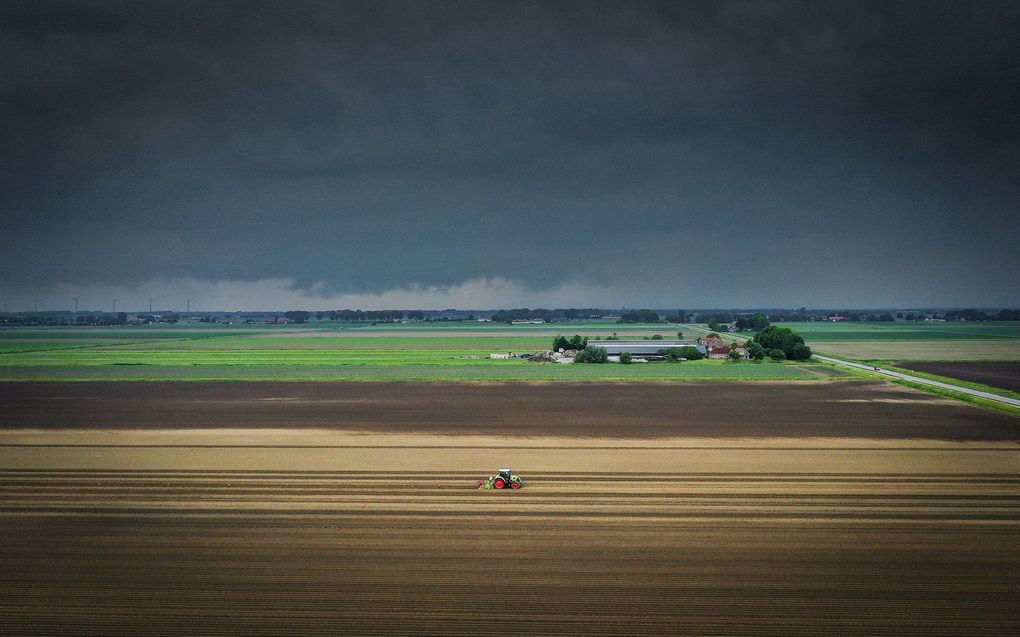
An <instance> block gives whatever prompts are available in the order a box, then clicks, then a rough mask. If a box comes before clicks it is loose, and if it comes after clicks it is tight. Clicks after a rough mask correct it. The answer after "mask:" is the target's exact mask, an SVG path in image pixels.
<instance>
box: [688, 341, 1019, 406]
mask: <svg viewBox="0 0 1020 637" xmlns="http://www.w3.org/2000/svg"><path fill="white" fill-rule="evenodd" d="M684 327H685V328H693V329H694V330H697V331H699V332H704V333H706V334H707V333H708V331H707V330H706V329H705V328H703V327H699V326H697V325H690V324H687V325H684ZM726 336H728V337H730V338H735V339H738V340H739V339H742V340H748V338H749V337H747V336H743V335H741V334H731V333H727V334H726ZM813 358H816V359H818V360H820V361H824V362H826V363H831V364H833V365H842V366H843V367H853V368H855V369H863V370H865V371H869V372H871V373H873V374H880V375H882V376H889V377H891V378H898V379H900V380H905V381H909V382H911V383H918V384H920V385H929V386H931V387H938V388H940V389H948V390H950V391H955V392H959V393H961V394H967V395H969V396H976V397H978V398H984V399H986V400H993V401H995V402H997V403H1003V404H1005V405H1012V406H1013V407H1020V400H1017V399H1016V398H1009V397H1007V396H1000V395H998V394H992V393H990V392H986V391H980V390H977V389H970V388H969V387H961V386H959V385H953V384H951V383H943V382H939V381H937V380H928V379H927V378H921V377H920V376H914V375H912V374H904V373H903V372H894V371H892V370H888V369H881V368H879V367H875V366H873V365H865V364H863V363H853V362H850V361H845V360H840V359H838V358H831V357H829V356H822V355H821V354H817V353H816V354H814V355H813Z"/></svg>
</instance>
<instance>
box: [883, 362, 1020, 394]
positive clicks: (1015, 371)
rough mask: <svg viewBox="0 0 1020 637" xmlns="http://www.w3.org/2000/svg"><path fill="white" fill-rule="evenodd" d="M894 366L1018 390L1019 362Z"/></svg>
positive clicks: (1019, 383) (1019, 389)
mask: <svg viewBox="0 0 1020 637" xmlns="http://www.w3.org/2000/svg"><path fill="white" fill-rule="evenodd" d="M896 366H897V367H902V368H904V369H912V370H914V371H915V372H925V373H927V374H937V375H939V376H948V377H949V378H958V379H960V380H966V381H969V382H972V383H981V384H982V385H988V386H989V387H999V388H1000V389H1008V390H1010V391H1015V392H1020V363H897V364H896Z"/></svg>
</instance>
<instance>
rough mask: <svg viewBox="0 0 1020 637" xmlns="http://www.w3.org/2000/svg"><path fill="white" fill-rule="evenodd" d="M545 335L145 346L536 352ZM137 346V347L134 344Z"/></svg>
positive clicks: (545, 343) (263, 339)
mask: <svg viewBox="0 0 1020 637" xmlns="http://www.w3.org/2000/svg"><path fill="white" fill-rule="evenodd" d="M552 341H553V337H551V336H550V337H545V336H523V337H519V336H503V337H499V336H492V337H489V336H484V335H480V334H479V335H476V334H466V335H465V336H462V337H458V336H448V337H447V336H379V337H370V336H367V337H366V336H347V335H342V334H338V335H337V336H335V337H329V338H327V337H300V336H295V337H274V336H251V337H238V338H235V337H223V338H216V339H204V340H196V341H188V342H171V343H154V344H152V345H151V347H150V346H148V345H147V346H145V349H153V350H159V349H166V350H206V349H214V350H226V349H239V350H447V351H454V350H470V351H484V352H485V354H486V355H488V354H489V353H492V352H511V351H512V352H528V353H531V352H536V351H544V350H547V349H549V348H550V347H552ZM136 349H140V348H136Z"/></svg>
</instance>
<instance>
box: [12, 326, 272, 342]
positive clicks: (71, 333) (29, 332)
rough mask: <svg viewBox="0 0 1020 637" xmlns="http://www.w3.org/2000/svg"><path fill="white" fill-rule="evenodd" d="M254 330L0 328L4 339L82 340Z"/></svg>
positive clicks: (182, 336)
mask: <svg viewBox="0 0 1020 637" xmlns="http://www.w3.org/2000/svg"><path fill="white" fill-rule="evenodd" d="M251 333H253V332H252V331H251V330H250V329H249V330H246V331H238V330H226V329H224V330H222V331H220V330H218V329H211V330H208V331H205V330H199V329H198V328H195V329H194V330H181V329H176V328H173V329H171V328H167V329H157V328H149V329H142V328H139V329H124V328H104V327H90V328H80V327H64V328H61V327H55V328H52V329H45V330H44V329H38V328H30V329H21V328H3V329H0V341H9V340H22V339H43V338H44V339H50V340H52V339H68V340H72V341H73V340H81V339H91V338H109V339H118V340H132V341H144V340H161V339H169V340H172V339H193V338H220V337H223V336H243V335H245V334H251Z"/></svg>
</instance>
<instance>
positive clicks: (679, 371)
mask: <svg viewBox="0 0 1020 637" xmlns="http://www.w3.org/2000/svg"><path fill="white" fill-rule="evenodd" d="M811 367H812V366H805V365H793V364H781V363H763V364H755V363H737V364H733V363H727V362H724V361H719V362H718V363H716V362H715V361H699V362H694V363H680V364H665V363H663V364H635V365H618V364H607V365H559V364H555V363H553V364H528V363H523V362H520V361H511V362H510V364H492V365H487V366H470V367H443V366H430V365H418V366H416V365H362V366H359V365H351V366H314V365H303V366H293V367H285V366H275V367H255V366H246V365H236V366H232V365H194V366H187V367H175V366H158V365H138V366H130V365H126V366H108V365H102V366H100V365H95V366H82V367H72V366H31V367H29V366H24V367H11V366H6V367H0V380H2V381H68V380H73V381H100V380H136V381H143V380H163V381H169V380H183V381H214V380H240V381H302V380H304V381H400V380H407V381H409V380H417V381H787V380H799V381H825V380H827V379H828V378H829V376H821V375H816V374H812V373H810V372H809V371H808V370H809V369H810V368H811Z"/></svg>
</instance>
